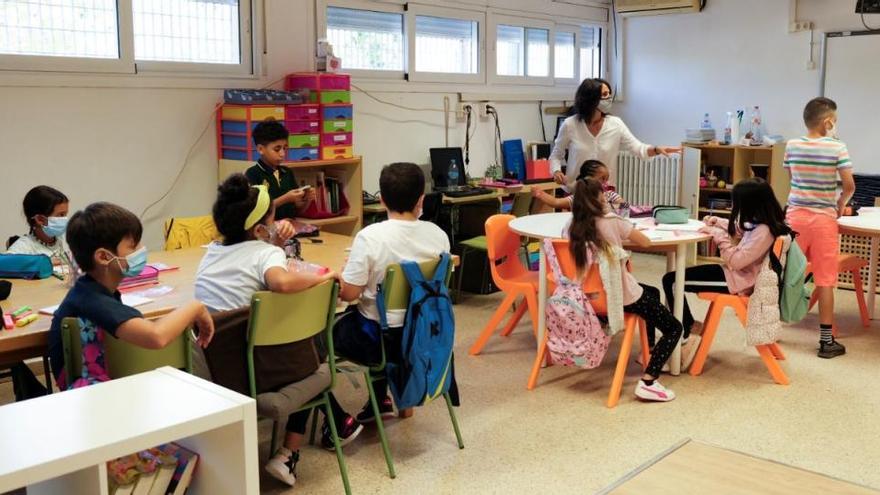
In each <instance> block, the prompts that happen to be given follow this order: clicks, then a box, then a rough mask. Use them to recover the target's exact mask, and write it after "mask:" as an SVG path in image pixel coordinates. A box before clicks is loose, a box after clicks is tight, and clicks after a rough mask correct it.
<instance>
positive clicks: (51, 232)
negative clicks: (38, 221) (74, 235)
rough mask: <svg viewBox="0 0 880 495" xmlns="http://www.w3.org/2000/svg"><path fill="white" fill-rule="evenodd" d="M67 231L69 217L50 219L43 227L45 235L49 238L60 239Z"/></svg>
mask: <svg viewBox="0 0 880 495" xmlns="http://www.w3.org/2000/svg"><path fill="white" fill-rule="evenodd" d="M65 231H67V217H49V219H48V220H47V222H46V225H44V226H43V233H44V234H46V235H47V236H49V237H59V236H61V235H64V232H65Z"/></svg>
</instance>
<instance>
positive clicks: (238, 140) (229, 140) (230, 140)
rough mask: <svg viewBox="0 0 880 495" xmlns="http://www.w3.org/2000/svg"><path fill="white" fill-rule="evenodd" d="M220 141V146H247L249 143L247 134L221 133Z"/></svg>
mask: <svg viewBox="0 0 880 495" xmlns="http://www.w3.org/2000/svg"><path fill="white" fill-rule="evenodd" d="M221 142H222V146H233V147H238V148H247V147H248V145H249V144H250V143H249V142H248V138H247V136H231V135H229V134H223V135H222V136H221Z"/></svg>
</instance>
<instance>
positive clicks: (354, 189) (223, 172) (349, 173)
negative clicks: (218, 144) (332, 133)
mask: <svg viewBox="0 0 880 495" xmlns="http://www.w3.org/2000/svg"><path fill="white" fill-rule="evenodd" d="M252 165H253V163H252V162H248V161H244V160H220V162H219V166H218V170H217V172H218V173H217V180H218V182H222V181H223V180H224V179H225V178H226V177H228V176H229V175H230V174H234V173H244V171H245V170H247V169H248V168H250V167H251V166H252ZM284 166H285V167H289V168H291V169H293V170H294V174H296V171H297V170H314V169H323V170H325V171H328V172H332V173H333V175H336V176H338V177H340V178H342V182H343V183H344V184H345V197H346V199H348V205H349V209H348V213H347V214H345V215H343V216H339V217H333V218H321V219H312V218H298V219H297V220H300V221H302V222H305V223H310V224H312V225H317V226H320V227H321V230H325V231H327V232H333V233H334V234H342V235H349V236H351V235H354V234H356V233H357V231H359V230H360V229H361V219H362V218H363V196H362V195H361V193H362V191H363V160H362V158H361V157H360V156H356V157H353V158H346V159H340V160H318V161H312V162H286V163H284Z"/></svg>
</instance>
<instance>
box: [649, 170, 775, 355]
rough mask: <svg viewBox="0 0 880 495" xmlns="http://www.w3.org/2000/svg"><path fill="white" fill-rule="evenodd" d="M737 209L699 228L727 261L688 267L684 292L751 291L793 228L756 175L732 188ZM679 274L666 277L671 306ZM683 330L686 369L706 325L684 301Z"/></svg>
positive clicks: (683, 352) (668, 300)
mask: <svg viewBox="0 0 880 495" xmlns="http://www.w3.org/2000/svg"><path fill="white" fill-rule="evenodd" d="M731 196H732V200H733V205H732V206H733V209H732V210H731V212H730V219H731V220H732V221H728V220H727V219H726V218H719V217H713V216H707V217H705V218H703V222H705V224H706V226H705V227H703V228H701V229H700V231H701V232H704V233H706V234H709V235H711V236H712V238H713V239H714V241H715V244H716V245H717V246H718V250H719V251H720V253H721V259H722V260H723V263H722V264H720V265H716V264H708V265H698V266H692V267H690V268H688V269H687V270H686V271H685V276H684V279H685V285H684V290H685V292H718V293H722V294H742V295H748V294H751V292H752V288H753V287H754V285H755V279H756V278H757V276H758V272H760V271H761V263H762V262H763V261H764V258H765V257H766V256H767V254H768V253H769V252H770V249H771V248H772V247H773V243H774V241H775V240H776V238H777V237H778V236H781V235H786V234H789V233H790V232H791V229H790V228H789V227H788V225H786V224H785V214H784V213H783V212H782V208H781V207H780V206H779V202H778V201H777V200H776V196H775V195H774V194H773V189H772V188H771V187H770V184H768V183H767V181H765V180H764V179H761V178H758V177H755V178H751V179H743V180H741V181H739V182H737V183H736V185H735V186H734V187H733V191H732V194H731ZM674 284H675V273H674V272H669V273H667V274H666V275H664V276H663V290H664V292H665V293H666V301H667V302H668V304H669V309H670V310H672V309H673V308H672V306H673V300H674V299H673V292H672V289H673V285H674ZM682 324H683V325H684V334H683V336H682V352H681V355H682V368H683V369H685V368H687V367H688V366H690V363H691V361H692V360H693V358H694V354H695V353H696V351H697V347H699V343H700V337H699V336H697V335H694V336H693V337H691V336H690V334H691V330H694V329H696V330H697V331H699V330H700V329H701V328H702V323H699V322H695V321H694V317H693V315H691V312H690V309H689V308H688V304H687V298H685V301H684V317H683V318H682Z"/></svg>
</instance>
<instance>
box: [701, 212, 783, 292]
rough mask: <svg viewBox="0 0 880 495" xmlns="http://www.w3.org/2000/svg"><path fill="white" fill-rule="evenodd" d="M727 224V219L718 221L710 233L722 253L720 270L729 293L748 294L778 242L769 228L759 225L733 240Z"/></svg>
mask: <svg viewBox="0 0 880 495" xmlns="http://www.w3.org/2000/svg"><path fill="white" fill-rule="evenodd" d="M716 218H717V217H716ZM704 220H705V219H704ZM727 225H728V221H727V219H724V218H718V219H717V223H716V224H715V227H714V228H710V229H709V230H710V231H711V232H710V233H711V235H712V237H713V238H714V240H715V244H716V245H717V246H718V250H719V251H721V259H722V260H724V264H723V265H721V268H722V269H723V270H724V278H725V280H726V281H727V286H728V289H729V290H730V293H731V294H744V295H746V294H749V293H751V291H752V288H753V287H754V286H755V280H756V279H757V278H758V273H759V272H760V271H761V264H762V263H763V261H764V258H766V257H767V254H768V253H769V252H770V248H772V247H773V242H774V241H775V240H776V239H775V238H774V236H773V233H772V232H770V228H769V227H767V226H766V225H757V226H755V228H754V229H752V230H747V231H745V232H742V233H741V234H739V235H737V236H736V238H735V239H732V238H731V237H730V235H729V234H728V233H727ZM737 239H738V240H739V242H736V241H737Z"/></svg>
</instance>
